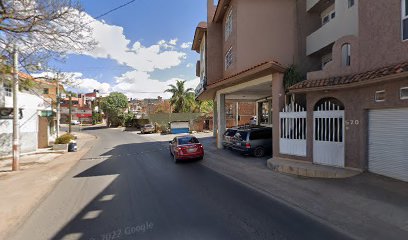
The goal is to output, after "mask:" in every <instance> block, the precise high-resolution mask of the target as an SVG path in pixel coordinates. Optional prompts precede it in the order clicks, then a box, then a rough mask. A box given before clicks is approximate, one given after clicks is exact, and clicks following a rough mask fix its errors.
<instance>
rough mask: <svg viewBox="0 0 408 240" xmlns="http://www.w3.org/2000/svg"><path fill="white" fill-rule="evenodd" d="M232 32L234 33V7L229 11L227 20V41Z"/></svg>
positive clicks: (225, 34)
mask: <svg viewBox="0 0 408 240" xmlns="http://www.w3.org/2000/svg"><path fill="white" fill-rule="evenodd" d="M231 33H232V9H231V10H230V11H229V12H228V15H227V18H226V20H225V33H224V36H225V37H224V38H225V41H227V39H228V37H229V36H230V35H231Z"/></svg>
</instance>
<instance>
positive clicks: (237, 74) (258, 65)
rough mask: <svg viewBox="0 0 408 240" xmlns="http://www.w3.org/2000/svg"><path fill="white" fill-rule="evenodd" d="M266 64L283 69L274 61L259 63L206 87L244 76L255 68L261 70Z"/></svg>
mask: <svg viewBox="0 0 408 240" xmlns="http://www.w3.org/2000/svg"><path fill="white" fill-rule="evenodd" d="M267 64H271V65H275V66H277V67H279V68H282V69H285V67H284V66H282V65H281V64H280V63H278V62H276V61H268V62H263V63H260V64H257V65H255V66H252V67H250V68H248V69H245V70H243V71H241V72H238V73H235V74H233V75H230V76H228V77H225V78H222V79H220V80H218V81H215V82H212V83H210V84H208V86H211V85H214V84H217V83H220V82H223V81H226V80H228V79H231V78H233V77H237V76H239V75H241V74H244V73H246V72H249V71H251V70H255V69H257V68H261V67H263V66H265V65H267Z"/></svg>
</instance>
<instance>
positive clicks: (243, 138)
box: [235, 131, 248, 141]
mask: <svg viewBox="0 0 408 240" xmlns="http://www.w3.org/2000/svg"><path fill="white" fill-rule="evenodd" d="M247 135H248V132H246V131H237V133H236V134H235V138H237V139H238V140H241V141H246V139H247Z"/></svg>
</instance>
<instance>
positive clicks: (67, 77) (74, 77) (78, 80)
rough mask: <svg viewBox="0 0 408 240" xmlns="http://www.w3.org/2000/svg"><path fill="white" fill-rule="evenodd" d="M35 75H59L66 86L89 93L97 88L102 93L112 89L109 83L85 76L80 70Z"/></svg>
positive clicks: (35, 75) (49, 77)
mask: <svg viewBox="0 0 408 240" xmlns="http://www.w3.org/2000/svg"><path fill="white" fill-rule="evenodd" d="M57 74H58V75H57ZM33 77H44V78H48V79H52V78H56V77H58V78H59V79H61V83H63V84H64V85H65V88H69V89H72V90H74V91H79V92H81V93H89V92H92V91H93V90H94V89H96V90H99V93H101V94H108V93H109V92H110V90H111V86H110V84H109V83H101V82H99V81H97V80H95V79H93V78H85V77H83V74H82V73H80V72H61V73H53V72H42V73H38V74H33Z"/></svg>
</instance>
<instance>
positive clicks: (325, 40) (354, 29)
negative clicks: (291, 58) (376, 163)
mask: <svg viewBox="0 0 408 240" xmlns="http://www.w3.org/2000/svg"><path fill="white" fill-rule="evenodd" d="M343 4H345V5H343ZM335 10H336V17H335V18H334V19H331V20H330V22H328V23H326V24H324V25H323V26H321V27H320V28H319V29H317V30H316V31H315V32H313V33H312V34H310V35H309V36H308V37H307V38H306V54H307V55H308V56H309V55H311V54H313V53H316V52H318V51H320V50H321V49H323V48H325V47H327V46H329V45H330V44H332V43H334V42H336V41H337V40H338V39H339V38H341V37H344V36H348V35H354V36H358V8H357V7H356V6H355V7H352V8H347V1H337V2H336V6H335Z"/></svg>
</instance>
